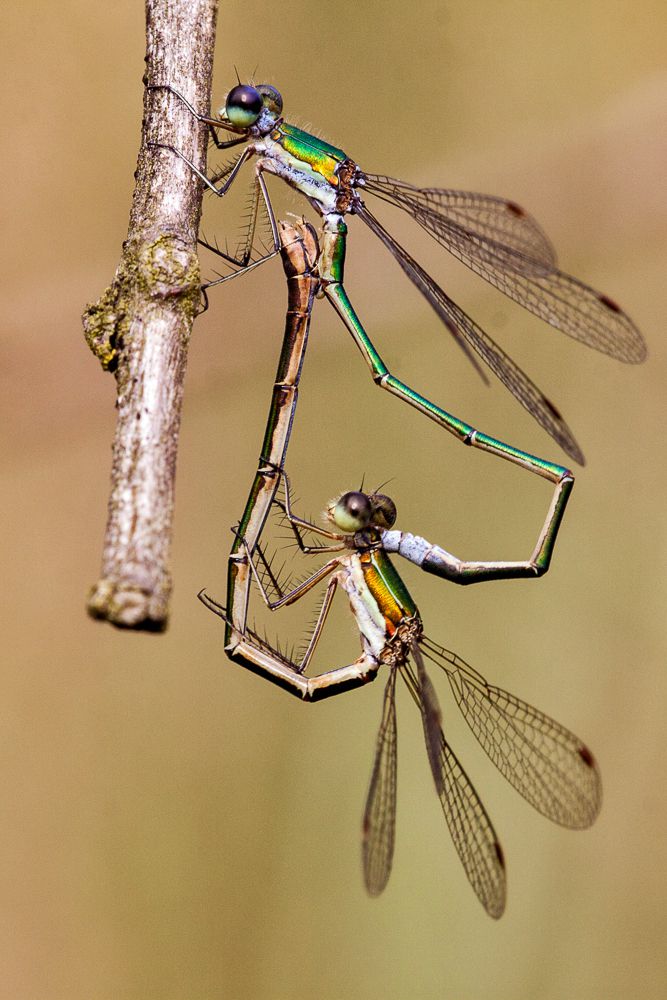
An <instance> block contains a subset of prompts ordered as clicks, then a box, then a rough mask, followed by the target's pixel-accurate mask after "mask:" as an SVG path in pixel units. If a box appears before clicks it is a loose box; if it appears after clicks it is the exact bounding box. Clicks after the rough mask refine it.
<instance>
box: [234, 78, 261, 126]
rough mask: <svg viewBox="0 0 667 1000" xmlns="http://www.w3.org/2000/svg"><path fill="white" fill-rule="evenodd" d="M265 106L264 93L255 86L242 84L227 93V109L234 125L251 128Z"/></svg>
mask: <svg viewBox="0 0 667 1000" xmlns="http://www.w3.org/2000/svg"><path fill="white" fill-rule="evenodd" d="M263 107H264V102H263V100H262V95H261V94H260V93H259V91H258V90H255V88H254V87H248V86H246V85H245V84H240V85H239V86H238V87H234V89H233V90H230V91H229V93H228V94H227V100H226V102H225V111H226V113H227V118H228V119H229V121H230V122H231V124H232V125H238V126H240V127H241V128H249V127H250V126H251V125H254V124H255V122H256V121H257V119H258V118H259V114H260V111H261V110H262V108H263Z"/></svg>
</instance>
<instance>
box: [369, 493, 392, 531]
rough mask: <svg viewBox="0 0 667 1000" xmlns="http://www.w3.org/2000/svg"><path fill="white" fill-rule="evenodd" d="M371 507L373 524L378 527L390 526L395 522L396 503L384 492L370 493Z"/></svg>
mask: <svg viewBox="0 0 667 1000" xmlns="http://www.w3.org/2000/svg"><path fill="white" fill-rule="evenodd" d="M369 500H370V503H371V506H372V508H373V518H372V520H373V524H374V525H376V527H378V528H392V527H393V526H394V524H395V523H396V504H395V503H394V501H393V500H392V499H391V497H388V496H386V495H385V494H384V493H371V495H370V497H369Z"/></svg>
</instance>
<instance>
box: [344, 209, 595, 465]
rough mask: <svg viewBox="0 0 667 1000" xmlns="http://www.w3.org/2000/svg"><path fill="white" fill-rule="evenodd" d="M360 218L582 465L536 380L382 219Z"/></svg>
mask: <svg viewBox="0 0 667 1000" xmlns="http://www.w3.org/2000/svg"><path fill="white" fill-rule="evenodd" d="M358 214H359V218H360V219H362V221H363V222H365V223H366V225H367V226H368V227H369V228H370V229H371V230H372V231H373V232H374V233H375V235H376V236H377V237H378V238H379V239H380V240H382V242H383V243H384V245H385V246H386V247H387V249H388V250H389V251H390V252H391V254H392V255H393V257H394V259H395V260H396V262H397V263H398V264H399V266H400V267H401V268H402V270H403V271H404V272H405V274H406V275H407V276H408V278H409V279H410V281H412V282H413V284H414V285H416V287H417V288H418V289H419V291H420V292H421V293H422V295H423V296H424V298H425V299H426V300H427V302H428V303H429V305H430V306H431V308H432V309H433V310H434V311H435V312H436V314H437V315H438V316H439V317H440V319H441V320H442V321H443V323H445V325H446V326H447V328H448V329H449V330H450V331H452V330H453V331H456V334H455V335H456V336H457V337H461V338H463V340H464V341H465V342H466V344H467V345H469V347H471V348H472V349H473V350H474V351H475V352H476V353H477V354H478V356H479V357H480V358H481V359H482V360H483V361H484V362H485V363H486V364H487V365H488V366H489V368H490V369H491V371H492V372H493V373H494V374H495V375H497V376H498V378H499V379H500V381H501V382H502V383H503V385H505V386H506V387H507V388H508V389H509V391H510V392H511V393H512V395H513V396H514V397H515V399H517V400H518V401H519V403H521V405H522V406H523V407H525V409H526V410H528V412H529V413H530V414H531V415H532V416H533V417H534V418H535V420H537V422H538V424H540V426H541V427H543V428H544V430H545V431H547V433H548V434H550V435H551V437H552V438H553V439H554V441H556V442H557V443H558V444H559V445H560V446H561V448H562V449H563V450H564V451H565V452H566V453H567V454H568V455H569V456H570V457H571V458H573V459H574V460H575V461H576V462H579V463H580V464H582V465H583V463H584V456H583V452H582V451H581V448H580V447H579V445H578V444H577V441H576V439H575V437H574V435H573V433H572V431H571V430H570V428H569V427H568V425H567V424H566V422H565V420H564V419H563V417H562V416H561V415H560V413H559V412H558V410H557V409H556V407H555V406H554V405H553V403H552V402H551V401H550V400H549V399H548V398H547V397H546V396H545V395H544V393H543V392H542V391H541V390H540V389H538V387H537V386H536V385H535V383H534V382H533V381H532V380H531V379H530V378H529V377H528V375H526V373H525V372H524V371H523V370H522V369H521V368H519V366H518V365H517V364H516V363H515V362H514V361H512V359H511V358H510V357H509V355H507V354H505V352H504V351H503V350H502V349H501V348H500V347H499V346H498V345H497V344H496V343H495V341H493V340H492V339H491V337H489V335H488V334H486V333H485V332H484V331H483V330H482V329H481V327H479V326H478V325H477V323H475V321H474V320H472V319H471V318H470V317H469V316H468V315H467V314H466V313H465V312H464V311H463V310H462V309H461V308H460V307H459V306H457V305H456V303H455V302H453V301H452V299H450V298H449V296H448V295H447V294H446V292H444V291H443V289H442V288H440V286H439V285H438V284H436V282H435V281H434V280H433V278H431V277H430V275H429V274H427V273H426V271H425V270H424V269H423V267H421V265H419V264H418V263H417V261H416V260H415V259H414V258H413V257H411V256H410V254H409V253H408V252H407V250H404V249H403V247H402V246H401V245H400V244H399V243H397V241H396V240H395V239H394V238H393V236H391V235H390V233H388V232H387V230H386V229H385V228H384V227H383V226H382V225H381V223H380V222H378V220H377V219H376V218H375V217H374V216H373V215H372V214H371V213H370V212H369V211H368V209H367V208H365V207H364V208H362V209H360V211H359V213H358Z"/></svg>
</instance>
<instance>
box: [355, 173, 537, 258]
mask: <svg viewBox="0 0 667 1000" xmlns="http://www.w3.org/2000/svg"><path fill="white" fill-rule="evenodd" d="M363 188H364V190H366V191H370V192H371V193H372V194H374V195H375V196H376V197H377V198H381V199H382V200H383V201H386V202H389V203H390V204H392V205H396V206H397V207H398V208H402V209H403V211H405V212H407V213H408V214H409V215H411V216H412V217H413V218H414V219H416V221H417V222H419V224H420V225H421V226H423V228H424V229H426V231H427V232H428V233H429V234H430V235H431V236H433V237H434V238H435V239H437V240H438V242H439V243H440V244H441V245H442V246H444V247H445V249H446V250H449V251H450V253H453V254H455V255H456V256H457V257H458V258H459V260H462V261H463V262H464V263H466V264H469V262H470V261H473V260H479V259H480V258H481V259H482V260H487V261H488V262H489V265H490V266H491V265H493V264H495V266H496V267H498V268H506V269H512V270H517V269H519V268H523V269H525V271H526V272H527V273H532V272H534V271H535V270H539V268H540V267H541V268H542V269H544V268H552V267H554V266H555V264H556V251H555V250H554V248H553V246H552V244H551V243H550V241H549V239H548V237H547V236H546V234H545V233H544V232H543V231H542V229H541V228H540V226H538V224H537V222H535V220H534V219H533V218H532V217H531V216H530V215H528V213H527V212H525V211H524V210H523V209H522V208H521V206H520V205H517V204H516V202H514V201H508V200H507V199H506V198H496V197H494V196H493V195H489V194H477V193H475V192H472V191H451V190H447V189H445V188H417V187H414V185H412V184H407V183H406V182H405V181H399V180H396V179H395V178H394V177H382V176H380V175H378V174H364V183H363ZM469 266H470V265H469Z"/></svg>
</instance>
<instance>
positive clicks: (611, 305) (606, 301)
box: [598, 295, 623, 313]
mask: <svg viewBox="0 0 667 1000" xmlns="http://www.w3.org/2000/svg"><path fill="white" fill-rule="evenodd" d="M598 298H599V300H600V302H601V303H602V305H603V306H606V307H607V309H611V311H612V312H615V313H620V312H623V310H622V309H621V307H620V306H619V305H617V304H616V303H615V302H614V300H613V299H610V298H609V296H608V295H598Z"/></svg>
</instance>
